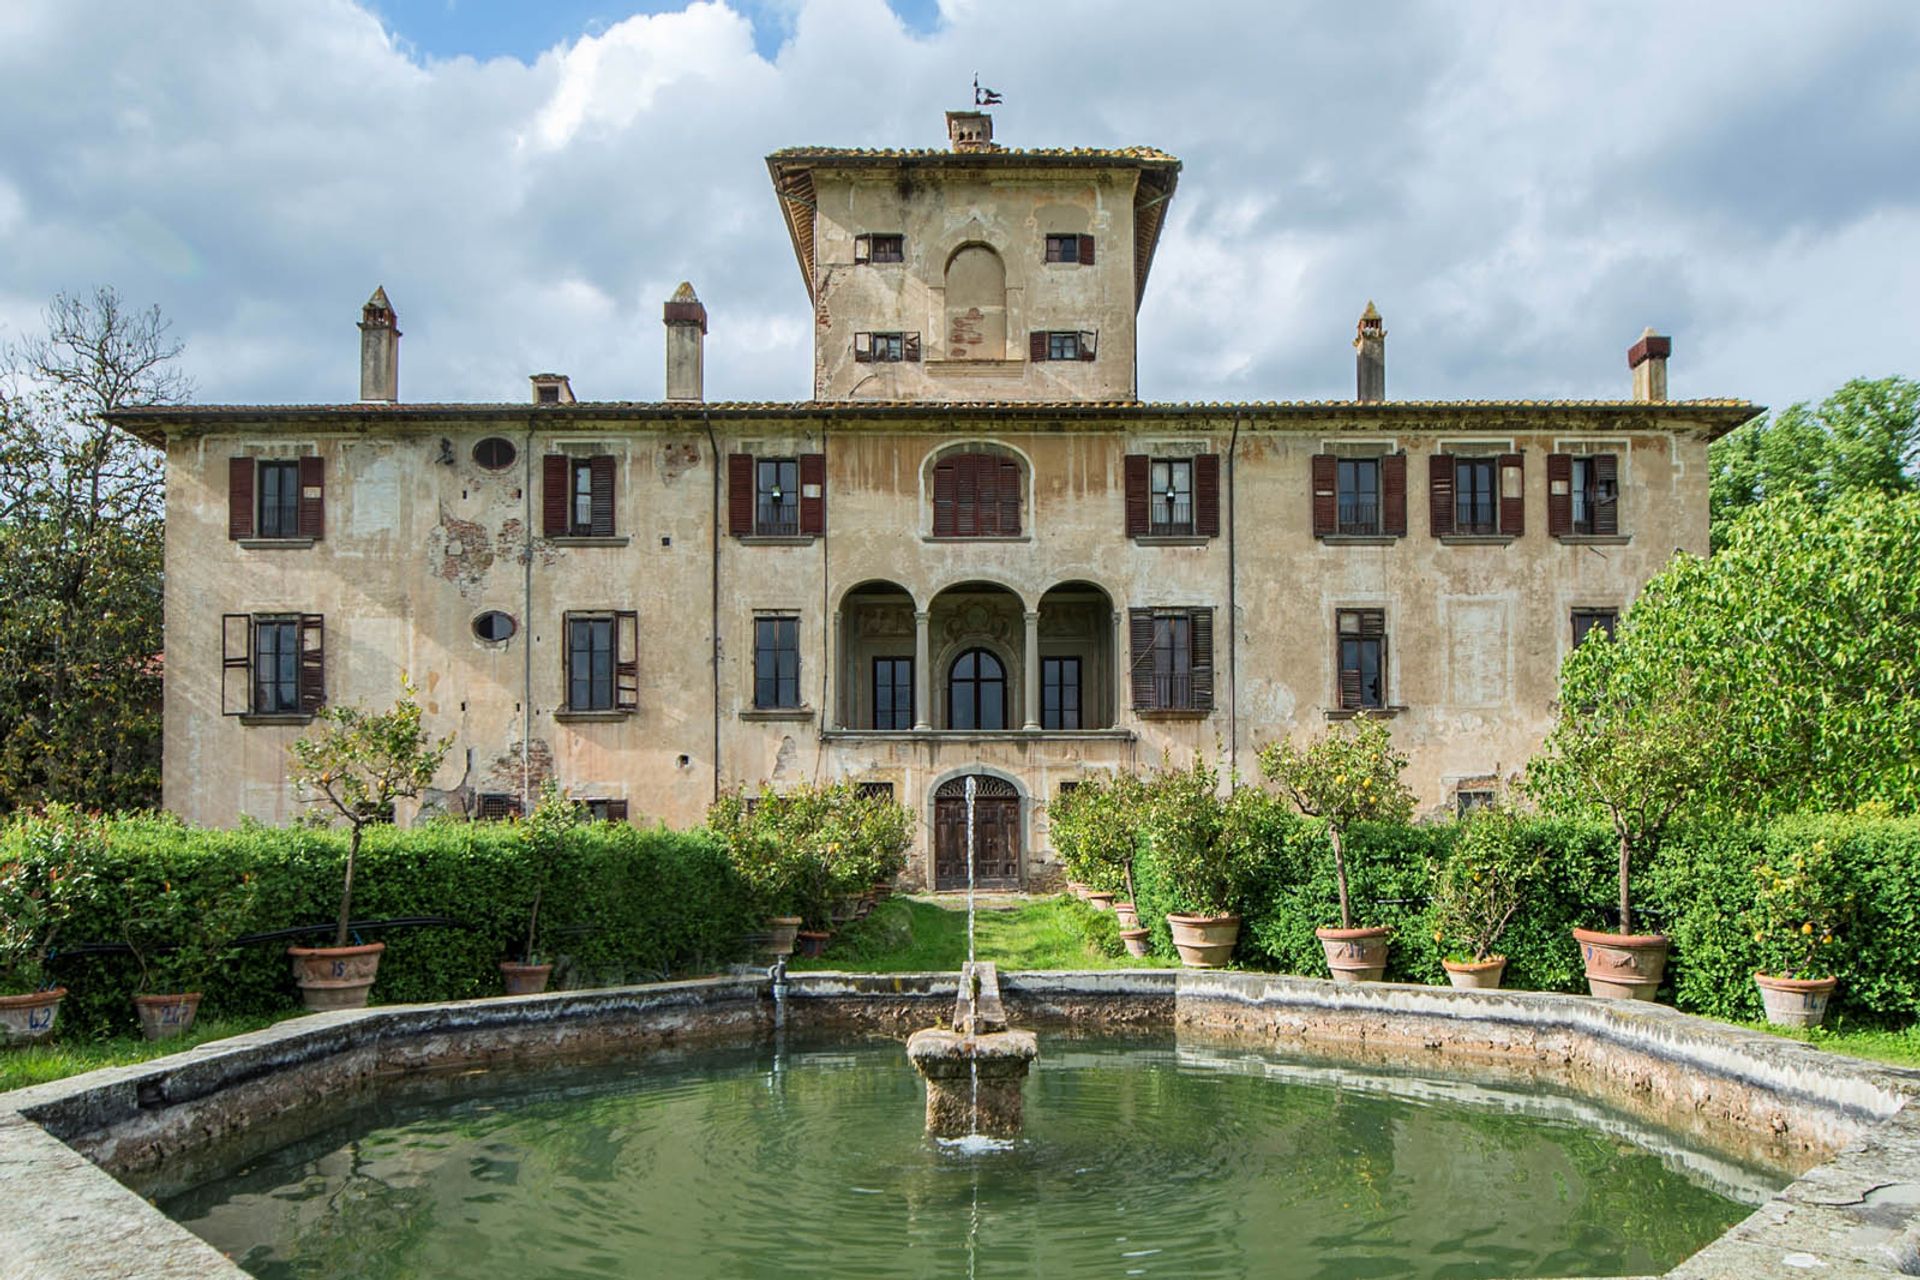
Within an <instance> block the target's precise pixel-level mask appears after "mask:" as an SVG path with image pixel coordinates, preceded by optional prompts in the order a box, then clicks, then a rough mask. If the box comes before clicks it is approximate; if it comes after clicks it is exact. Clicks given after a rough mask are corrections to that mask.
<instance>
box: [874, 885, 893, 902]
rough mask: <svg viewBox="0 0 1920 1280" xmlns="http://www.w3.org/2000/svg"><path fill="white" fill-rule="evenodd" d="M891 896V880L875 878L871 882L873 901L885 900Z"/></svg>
mask: <svg viewBox="0 0 1920 1280" xmlns="http://www.w3.org/2000/svg"><path fill="white" fill-rule="evenodd" d="M892 896H893V881H891V880H875V881H874V882H873V900H874V901H875V902H885V901H886V900H887V899H888V898H891V897H892Z"/></svg>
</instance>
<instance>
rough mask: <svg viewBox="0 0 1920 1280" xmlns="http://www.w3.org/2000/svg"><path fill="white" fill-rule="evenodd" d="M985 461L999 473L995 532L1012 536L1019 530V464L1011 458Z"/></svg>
mask: <svg viewBox="0 0 1920 1280" xmlns="http://www.w3.org/2000/svg"><path fill="white" fill-rule="evenodd" d="M986 461H987V462H988V463H989V465H994V466H995V469H996V470H997V471H998V472H999V475H1000V520H999V527H998V528H997V529H996V530H995V532H996V533H998V534H999V535H1000V536H1001V537H1003V538H1011V537H1014V536H1015V535H1017V534H1018V533H1019V532H1020V490H1021V488H1022V487H1023V486H1022V485H1021V483H1020V464H1019V463H1017V462H1015V461H1014V460H1013V459H1012V458H1000V459H998V460H997V461H996V460H995V459H993V458H988V459H987V460H986Z"/></svg>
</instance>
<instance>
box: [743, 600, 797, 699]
mask: <svg viewBox="0 0 1920 1280" xmlns="http://www.w3.org/2000/svg"><path fill="white" fill-rule="evenodd" d="M753 705H754V707H755V708H756V709H758V710H761V711H773V710H792V709H794V708H797V707H798V706H799V705H800V619H798V618H755V619H754V620H753Z"/></svg>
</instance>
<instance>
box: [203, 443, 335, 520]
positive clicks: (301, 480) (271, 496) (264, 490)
mask: <svg viewBox="0 0 1920 1280" xmlns="http://www.w3.org/2000/svg"><path fill="white" fill-rule="evenodd" d="M325 532H326V462H325V460H324V459H322V458H320V457H319V456H317V455H314V454H308V455H307V456H305V457H302V458H289V459H277V458H272V459H259V458H251V457H237V458H229V459H227V537H229V538H231V539H234V540H236V541H238V540H240V539H243V538H249V539H250V538H262V539H266V538H287V539H292V538H319V537H322V536H323V535H324V534H325Z"/></svg>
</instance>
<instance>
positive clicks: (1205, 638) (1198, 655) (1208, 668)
mask: <svg viewBox="0 0 1920 1280" xmlns="http://www.w3.org/2000/svg"><path fill="white" fill-rule="evenodd" d="M1188 635H1189V637H1190V638H1191V641H1192V645H1193V652H1192V655H1191V657H1192V667H1191V671H1192V676H1191V681H1192V683H1191V688H1192V691H1193V709H1194V710H1195V711H1211V710H1213V610H1212V609H1210V608H1209V609H1195V610H1194V611H1193V614H1192V626H1191V628H1190V629H1189V631H1188Z"/></svg>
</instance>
